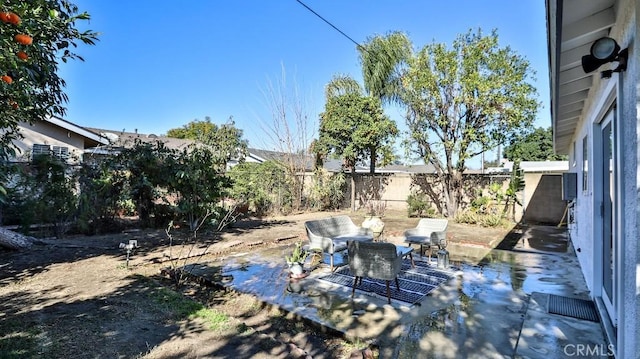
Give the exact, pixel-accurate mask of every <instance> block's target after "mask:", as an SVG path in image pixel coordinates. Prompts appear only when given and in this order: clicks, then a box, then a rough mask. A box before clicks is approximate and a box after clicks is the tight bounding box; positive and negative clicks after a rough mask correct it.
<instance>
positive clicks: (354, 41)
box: [296, 0, 366, 51]
mask: <svg viewBox="0 0 640 359" xmlns="http://www.w3.org/2000/svg"><path fill="white" fill-rule="evenodd" d="M296 1H297V2H298V3H299V4H300V5H302V6H304V7H305V8H306V9H307V10H309V11H311V12H312V13H313V14H314V15H315V16H317V17H318V18H320V19H321V20H322V21H324V22H326V23H327V24H328V25H329V26H331V27H332V28H334V29H335V30H336V31H337V32H339V33H340V34H342V36H344V37H346V38H347V39H349V40H350V41H351V42H353V43H354V44H356V46H357V47H358V49H363V50H365V51H366V48H365V47H364V46H362V45H360V44H359V43H358V42H357V41H356V40H354V39H352V38H351V37H350V36H349V35H347V34H345V33H344V31H342V30H340V29H338V27H336V26H335V25H334V24H332V23H331V22H329V20H327V19H325V18H324V17H322V15H320V14H318V13H317V12H315V11H313V9H312V8H310V7H309V6H307V4H305V3H303V2H302V1H300V0H296Z"/></svg>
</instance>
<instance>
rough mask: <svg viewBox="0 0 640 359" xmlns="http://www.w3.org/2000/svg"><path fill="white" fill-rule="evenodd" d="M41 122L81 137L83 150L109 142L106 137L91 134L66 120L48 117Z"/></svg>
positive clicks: (89, 131)
mask: <svg viewBox="0 0 640 359" xmlns="http://www.w3.org/2000/svg"><path fill="white" fill-rule="evenodd" d="M43 121H44V122H48V123H50V124H52V125H54V126H58V127H61V128H63V129H65V130H67V131H71V132H73V133H76V134H78V135H80V136H82V137H83V138H84V143H85V145H84V147H85V148H89V147H95V146H99V145H107V144H109V140H108V139H107V138H106V137H104V136H101V135H99V134H97V133H95V132H92V131H91V130H89V129H88V128H85V127H82V126H78V125H76V124H74V123H71V122H69V121H67V120H63V119H61V118H59V117H50V118H47V119H44V120H43Z"/></svg>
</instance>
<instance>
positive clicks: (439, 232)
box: [404, 218, 449, 245]
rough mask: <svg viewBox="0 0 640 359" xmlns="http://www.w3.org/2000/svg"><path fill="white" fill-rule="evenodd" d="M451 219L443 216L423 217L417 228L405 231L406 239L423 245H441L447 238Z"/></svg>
mask: <svg viewBox="0 0 640 359" xmlns="http://www.w3.org/2000/svg"><path fill="white" fill-rule="evenodd" d="M448 224H449V221H448V220H446V219H441V218H422V219H420V221H419V222H418V225H417V226H416V228H412V229H409V230H406V231H405V232H404V238H405V239H404V240H405V242H409V243H416V244H422V245H440V244H441V242H442V241H446V239H447V226H448Z"/></svg>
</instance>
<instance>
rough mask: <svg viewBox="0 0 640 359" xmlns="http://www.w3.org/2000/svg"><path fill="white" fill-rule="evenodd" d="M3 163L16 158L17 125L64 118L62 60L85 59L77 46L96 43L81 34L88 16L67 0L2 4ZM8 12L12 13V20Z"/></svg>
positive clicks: (0, 155)
mask: <svg viewBox="0 0 640 359" xmlns="http://www.w3.org/2000/svg"><path fill="white" fill-rule="evenodd" d="M0 12H1V13H3V19H2V21H0V76H3V81H0V113H1V114H2V116H0V160H2V159H6V158H7V157H9V156H13V155H15V151H16V149H15V147H14V146H13V144H12V140H13V139H17V138H18V137H19V136H20V134H19V128H18V124H19V123H20V122H23V121H24V122H29V123H32V122H33V121H36V120H40V119H43V118H47V117H49V116H52V115H59V116H63V115H64V113H65V108H64V107H63V105H64V103H65V102H66V101H67V96H66V94H65V93H64V91H63V87H64V86H65V82H64V80H63V79H62V78H61V77H59V76H58V65H59V62H60V61H63V62H67V61H68V60H69V59H79V60H83V59H82V57H80V56H79V55H77V54H76V53H75V52H73V51H72V49H73V48H75V47H77V46H78V43H79V42H81V43H84V44H88V45H93V44H95V41H96V40H97V34H96V33H95V32H93V31H91V30H87V31H79V30H78V29H77V28H76V26H77V23H78V22H79V21H88V20H89V19H90V16H89V14H88V13H86V12H79V11H78V8H77V6H75V5H74V4H72V3H71V2H69V1H67V0H29V1H24V0H3V1H2V2H1V3H0ZM6 14H12V15H11V20H8V19H7V18H6Z"/></svg>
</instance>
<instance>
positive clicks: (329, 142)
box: [314, 76, 398, 173]
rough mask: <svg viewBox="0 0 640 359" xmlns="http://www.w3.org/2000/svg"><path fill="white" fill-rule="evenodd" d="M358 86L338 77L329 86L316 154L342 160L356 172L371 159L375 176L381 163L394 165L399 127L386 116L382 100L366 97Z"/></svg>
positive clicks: (352, 81)
mask: <svg viewBox="0 0 640 359" xmlns="http://www.w3.org/2000/svg"><path fill="white" fill-rule="evenodd" d="M341 84H346V86H344V85H341ZM354 84H357V82H355V81H354V80H352V79H350V78H349V77H345V76H337V77H334V79H333V80H332V81H331V82H330V83H329V84H328V85H327V91H326V93H327V103H326V104H325V110H324V112H323V113H321V114H320V131H319V138H318V141H316V142H315V143H314V151H316V153H322V154H323V155H324V156H327V155H333V156H335V157H338V158H342V159H344V161H345V165H346V166H347V167H348V168H350V169H352V170H355V164H356V163H357V162H358V161H363V160H366V159H367V158H368V159H369V161H370V172H371V173H374V172H375V165H376V163H377V162H381V164H382V165H384V164H387V163H390V162H391V160H392V157H393V148H392V145H393V139H394V138H395V136H396V135H397V134H398V128H397V126H396V124H395V122H393V121H392V120H391V119H390V118H389V117H388V116H386V115H385V114H384V113H383V110H382V104H381V102H380V100H379V99H377V98H374V97H371V96H365V95H363V94H362V89H361V88H360V87H359V86H358V87H356V86H355V85H354Z"/></svg>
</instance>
